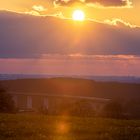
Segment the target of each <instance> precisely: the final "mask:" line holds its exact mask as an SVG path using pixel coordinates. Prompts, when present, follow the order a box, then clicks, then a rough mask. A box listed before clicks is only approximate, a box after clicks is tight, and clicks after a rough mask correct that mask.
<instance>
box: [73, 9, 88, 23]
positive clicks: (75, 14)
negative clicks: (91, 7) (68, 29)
mask: <svg viewBox="0 0 140 140" xmlns="http://www.w3.org/2000/svg"><path fill="white" fill-rule="evenodd" d="M72 19H73V20H77V21H83V20H84V19H85V13H84V12H83V11H82V10H75V11H74V12H73V14H72Z"/></svg>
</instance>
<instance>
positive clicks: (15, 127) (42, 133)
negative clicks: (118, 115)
mask: <svg viewBox="0 0 140 140" xmlns="http://www.w3.org/2000/svg"><path fill="white" fill-rule="evenodd" d="M27 139H28V140H140V121H138V120H136V121H134V120H115V119H103V118H77V117H68V116H67V117H66V116H65V117H64V116H63V117H60V116H59V117H55V116H44V115H33V114H30V115H29V114H26V115H25V114H24V115H23V114H17V115H14V114H0V140H27Z"/></svg>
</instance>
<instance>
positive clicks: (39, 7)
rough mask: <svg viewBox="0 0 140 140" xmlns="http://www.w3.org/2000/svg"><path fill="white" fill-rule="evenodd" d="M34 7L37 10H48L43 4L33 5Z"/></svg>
mask: <svg viewBox="0 0 140 140" xmlns="http://www.w3.org/2000/svg"><path fill="white" fill-rule="evenodd" d="M32 9H33V10H35V11H38V12H44V11H47V8H45V7H44V6H42V5H33V7H32Z"/></svg>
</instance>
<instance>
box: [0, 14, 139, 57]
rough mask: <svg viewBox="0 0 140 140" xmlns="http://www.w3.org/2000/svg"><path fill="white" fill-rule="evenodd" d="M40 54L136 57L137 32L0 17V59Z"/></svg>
mask: <svg viewBox="0 0 140 140" xmlns="http://www.w3.org/2000/svg"><path fill="white" fill-rule="evenodd" d="M115 23H116V24H117V23H118V22H115ZM44 54H61V55H64V54H66V55H70V54H81V55H140V28H139V27H131V26H128V25H127V24H125V23H123V22H119V24H118V25H109V24H106V23H99V22H95V21H84V22H75V21H72V20H69V19H60V18H56V17H49V16H47V17H40V16H31V15H24V14H16V13H11V12H1V13H0V58H40V57H42V56H43V55H44Z"/></svg>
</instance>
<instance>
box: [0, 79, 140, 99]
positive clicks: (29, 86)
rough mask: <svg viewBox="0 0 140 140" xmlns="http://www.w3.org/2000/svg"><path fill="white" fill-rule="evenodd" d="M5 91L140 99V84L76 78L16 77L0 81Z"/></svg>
mask: <svg viewBox="0 0 140 140" xmlns="http://www.w3.org/2000/svg"><path fill="white" fill-rule="evenodd" d="M0 84H1V85H2V86H4V87H5V88H6V89H7V91H15V92H31V93H35V92H36V93H37V92H38V93H47V94H59V95H75V96H94V97H101V98H110V99H113V98H121V99H140V84H132V83H117V82H95V81H93V80H87V79H78V78H48V79H18V80H7V81H0Z"/></svg>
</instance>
